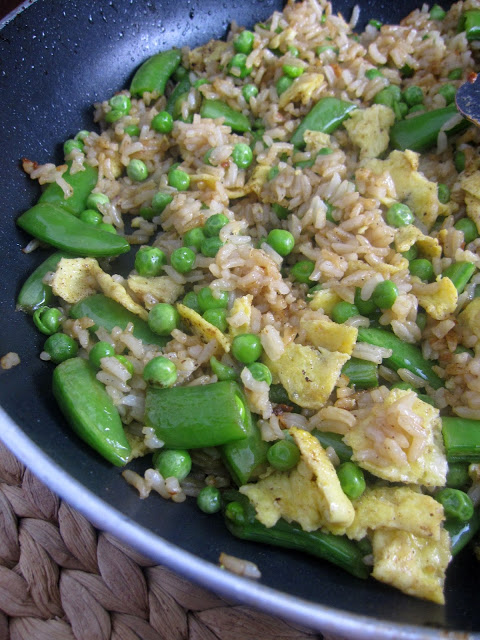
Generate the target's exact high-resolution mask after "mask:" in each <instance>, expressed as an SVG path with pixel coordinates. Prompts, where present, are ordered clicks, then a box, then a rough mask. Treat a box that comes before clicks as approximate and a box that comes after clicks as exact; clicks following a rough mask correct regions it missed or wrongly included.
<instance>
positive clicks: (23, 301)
mask: <svg viewBox="0 0 480 640" xmlns="http://www.w3.org/2000/svg"><path fill="white" fill-rule="evenodd" d="M71 257H72V256H71V255H69V254H68V253H65V252H64V251H56V252H55V253H52V255H51V256H49V257H48V258H47V259H46V260H44V261H43V262H42V264H40V265H39V266H38V267H37V268H36V269H35V271H34V272H33V273H31V274H30V275H29V276H28V278H27V279H26V280H25V282H24V283H23V286H22V288H21V289H20V293H19V294H18V297H17V309H18V310H19V311H26V312H27V313H33V312H34V311H35V309H38V308H39V307H42V306H43V305H48V304H50V302H51V300H52V298H53V293H52V287H50V286H49V285H48V284H44V283H43V278H44V277H45V274H47V273H48V272H49V271H55V269H56V268H57V264H58V263H59V262H60V260H61V259H62V258H71Z"/></svg>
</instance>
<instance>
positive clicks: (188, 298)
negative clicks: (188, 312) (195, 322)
mask: <svg viewBox="0 0 480 640" xmlns="http://www.w3.org/2000/svg"><path fill="white" fill-rule="evenodd" d="M182 304H184V305H185V306H186V307H188V308H189V309H193V310H194V311H196V312H197V313H200V305H199V304H198V296H197V294H196V293H195V291H189V292H188V293H186V294H185V296H184V297H183V300H182Z"/></svg>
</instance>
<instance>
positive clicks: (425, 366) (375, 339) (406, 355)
mask: <svg viewBox="0 0 480 640" xmlns="http://www.w3.org/2000/svg"><path fill="white" fill-rule="evenodd" d="M357 339H358V341H359V342H367V343H368V344H373V345H375V346H377V347H383V348H385V349H392V355H391V356H390V357H389V358H384V359H383V362H384V363H385V364H386V366H387V367H390V368H391V369H394V370H395V371H397V370H398V369H408V371H410V372H411V373H413V374H415V375H416V376H418V377H419V378H421V379H422V380H424V382H425V383H427V384H429V385H430V386H431V387H433V388H434V389H439V388H440V387H442V386H443V381H442V379H441V378H439V377H438V376H437V374H436V373H435V372H434V371H433V368H432V363H431V362H429V361H428V360H426V359H425V358H424V357H423V355H422V353H421V351H420V349H418V348H417V347H416V346H415V345H413V344H409V343H407V342H402V340H400V338H397V336H396V335H394V334H393V333H390V332H389V331H385V330H384V329H373V328H368V329H367V328H365V327H360V328H359V330H358V338H357Z"/></svg>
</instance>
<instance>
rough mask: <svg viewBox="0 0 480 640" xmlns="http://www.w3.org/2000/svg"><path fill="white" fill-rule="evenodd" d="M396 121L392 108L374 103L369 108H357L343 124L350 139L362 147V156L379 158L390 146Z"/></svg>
mask: <svg viewBox="0 0 480 640" xmlns="http://www.w3.org/2000/svg"><path fill="white" fill-rule="evenodd" d="M394 122H395V114H394V113H393V111H392V109H390V108H389V107H386V106H385V105H383V104H374V105H373V106H372V107H368V109H355V111H352V113H351V114H350V118H348V119H347V120H346V121H345V122H344V123H343V124H344V126H345V129H346V130H347V132H348V137H349V138H350V140H351V141H352V142H353V144H354V145H356V146H357V147H359V148H360V158H377V157H378V156H379V155H380V154H381V153H383V152H384V151H386V150H387V148H388V144H389V142H390V136H389V132H390V127H391V126H392V125H393V123H394Z"/></svg>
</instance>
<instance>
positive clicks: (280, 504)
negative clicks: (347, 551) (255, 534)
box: [240, 427, 355, 531]
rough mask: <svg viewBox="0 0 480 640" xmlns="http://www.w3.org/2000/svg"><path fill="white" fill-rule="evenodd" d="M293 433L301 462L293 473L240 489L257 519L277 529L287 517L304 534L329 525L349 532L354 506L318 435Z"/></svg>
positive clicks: (277, 474) (276, 474)
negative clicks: (251, 506) (249, 502)
mask: <svg viewBox="0 0 480 640" xmlns="http://www.w3.org/2000/svg"><path fill="white" fill-rule="evenodd" d="M290 433H291V435H292V436H293V438H294V440H295V443H296V444H297V446H298V448H299V449H300V454H301V459H300V462H299V463H298V465H297V467H296V468H295V469H293V470H292V471H274V472H273V473H272V474H270V475H269V476H267V477H266V478H263V480H260V481H259V482H257V483H255V484H247V485H244V486H243V487H240V492H241V493H243V494H244V495H246V496H248V499H249V500H250V501H251V502H252V503H253V505H254V506H255V509H256V511H257V519H258V520H259V521H260V522H261V523H262V524H263V525H265V526H266V527H273V525H274V524H275V523H276V522H277V521H278V520H279V518H284V519H285V520H287V521H288V522H291V521H292V520H294V521H295V522H298V523H299V524H300V526H301V527H302V529H303V530H304V531H315V530H316V529H318V528H319V527H322V526H325V527H327V528H328V529H329V530H330V531H335V530H337V529H345V527H348V526H349V525H350V524H351V523H352V521H353V518H354V515H355V513H354V510H353V506H352V503H351V502H350V500H349V499H348V498H347V496H346V495H345V494H344V493H343V491H342V488H341V486H340V482H339V480H338V477H337V473H336V471H335V468H334V466H333V465H332V463H331V462H330V459H329V458H328V456H327V454H326V453H325V451H324V449H323V448H322V446H321V444H320V443H319V442H318V440H317V439H316V438H314V436H312V435H311V434H310V433H308V431H304V430H302V429H297V428H296V427H292V428H291V429H290Z"/></svg>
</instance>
